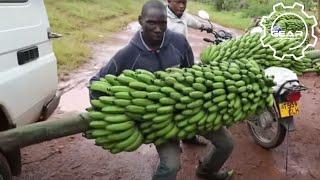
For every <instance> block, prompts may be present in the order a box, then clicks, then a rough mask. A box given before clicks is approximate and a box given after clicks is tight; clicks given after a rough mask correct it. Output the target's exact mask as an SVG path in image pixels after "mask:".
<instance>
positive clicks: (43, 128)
mask: <svg viewBox="0 0 320 180" xmlns="http://www.w3.org/2000/svg"><path fill="white" fill-rule="evenodd" d="M88 128H89V118H88V116H87V114H85V113H84V114H79V113H72V114H66V115H65V116H63V117H61V118H59V119H55V118H50V119H48V120H47V121H43V122H38V123H34V124H29V125H26V126H22V127H18V128H14V129H10V130H7V131H3V132H0V149H1V150H2V151H4V152H10V150H12V149H17V148H23V147H26V146H29V145H32V144H36V143H40V142H43V141H48V140H51V139H55V138H60V137H64V136H69V135H73V134H77V133H81V132H84V131H86V130H88Z"/></svg>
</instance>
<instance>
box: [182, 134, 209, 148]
mask: <svg viewBox="0 0 320 180" xmlns="http://www.w3.org/2000/svg"><path fill="white" fill-rule="evenodd" d="M182 143H184V144H194V145H199V146H206V145H207V142H206V140H205V139H204V138H203V137H201V136H195V137H194V138H192V139H184V140H182Z"/></svg>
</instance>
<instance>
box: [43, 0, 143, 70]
mask: <svg viewBox="0 0 320 180" xmlns="http://www.w3.org/2000/svg"><path fill="white" fill-rule="evenodd" d="M145 1H146V0H117V1H116V0H67V1H66V0H46V1H45V4H46V8H47V12H48V16H49V20H50V25H51V28H52V31H53V32H58V33H61V34H62V35H63V37H62V38H60V39H57V40H54V41H53V48H54V52H55V54H56V57H57V59H58V71H59V75H62V74H65V73H69V72H70V71H72V70H73V69H76V68H78V67H79V66H80V65H81V64H83V63H84V62H86V61H87V60H88V59H89V58H90V56H91V55H92V52H91V49H90V47H89V43H90V42H101V41H104V40H105V38H103V37H106V36H107V35H108V34H109V33H112V32H116V31H119V29H121V28H123V27H125V26H126V25H127V24H128V23H129V22H131V21H134V20H137V17H138V14H139V12H140V10H141V6H142V4H143V2H145Z"/></svg>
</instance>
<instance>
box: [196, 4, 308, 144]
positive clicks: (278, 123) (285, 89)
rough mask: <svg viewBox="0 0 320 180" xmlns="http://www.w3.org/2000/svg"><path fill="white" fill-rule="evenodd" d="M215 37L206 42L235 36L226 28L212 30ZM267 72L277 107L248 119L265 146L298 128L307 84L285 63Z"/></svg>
mask: <svg viewBox="0 0 320 180" xmlns="http://www.w3.org/2000/svg"><path fill="white" fill-rule="evenodd" d="M198 16H199V17H200V18H202V19H204V20H207V21H208V22H209V24H210V25H211V27H212V29H213V25H212V23H211V22H210V18H209V14H208V13H207V12H205V11H203V10H201V11H199V13H198ZM262 32H263V29H262V28H261V27H259V26H257V27H253V28H252V29H250V31H249V33H262ZM208 33H212V34H213V36H214V40H211V39H208V38H204V39H203V40H204V41H205V42H210V43H213V44H215V45H218V44H220V43H222V42H224V41H227V40H230V39H232V35H231V34H230V33H228V32H226V31H223V30H220V31H214V30H213V31H212V32H208ZM265 74H266V75H268V76H273V77H274V81H275V83H276V85H275V86H274V87H273V90H274V93H273V96H274V99H275V103H274V105H273V107H271V108H267V109H265V110H264V111H263V112H262V113H260V114H256V115H253V116H251V117H249V118H248V119H247V120H246V123H247V127H248V129H249V132H250V134H251V136H252V138H253V139H254V141H255V142H256V143H257V144H258V145H259V146H261V147H262V148H265V149H272V148H275V147H277V146H279V145H280V144H282V142H283V141H284V139H285V137H286V135H287V133H288V132H291V131H294V129H295V128H294V117H295V116H297V115H299V112H300V107H299V105H298V102H299V100H300V98H301V91H304V90H306V89H307V88H306V87H305V86H303V85H302V84H301V83H300V82H299V80H298V76H297V75H296V74H295V73H294V72H293V71H291V70H289V69H287V68H282V67H269V68H267V69H265Z"/></svg>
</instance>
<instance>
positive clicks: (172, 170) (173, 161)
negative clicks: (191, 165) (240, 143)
mask: <svg viewBox="0 0 320 180" xmlns="http://www.w3.org/2000/svg"><path fill="white" fill-rule="evenodd" d="M203 136H204V137H205V138H207V139H208V140H209V141H211V143H212V144H213V145H214V147H215V150H212V151H210V152H209V153H208V154H207V155H206V156H205V157H204V158H203V160H202V162H201V167H200V168H203V169H204V170H207V171H209V172H212V173H216V172H218V171H219V170H220V168H221V167H222V166H223V164H224V163H225V161H226V160H227V159H228V158H229V156H230V154H231V152H232V150H233V140H232V136H231V134H230V132H229V131H228V130H227V129H226V128H225V127H223V128H221V129H220V130H217V131H215V132H211V133H209V134H205V135H203ZM156 148H157V151H158V154H159V158H160V164H159V166H158V168H157V171H156V173H155V174H154V176H153V178H152V179H153V180H174V179H176V176H177V173H178V171H179V169H180V154H181V149H180V142H179V141H169V142H167V143H164V144H162V145H160V146H157V147H156Z"/></svg>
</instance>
